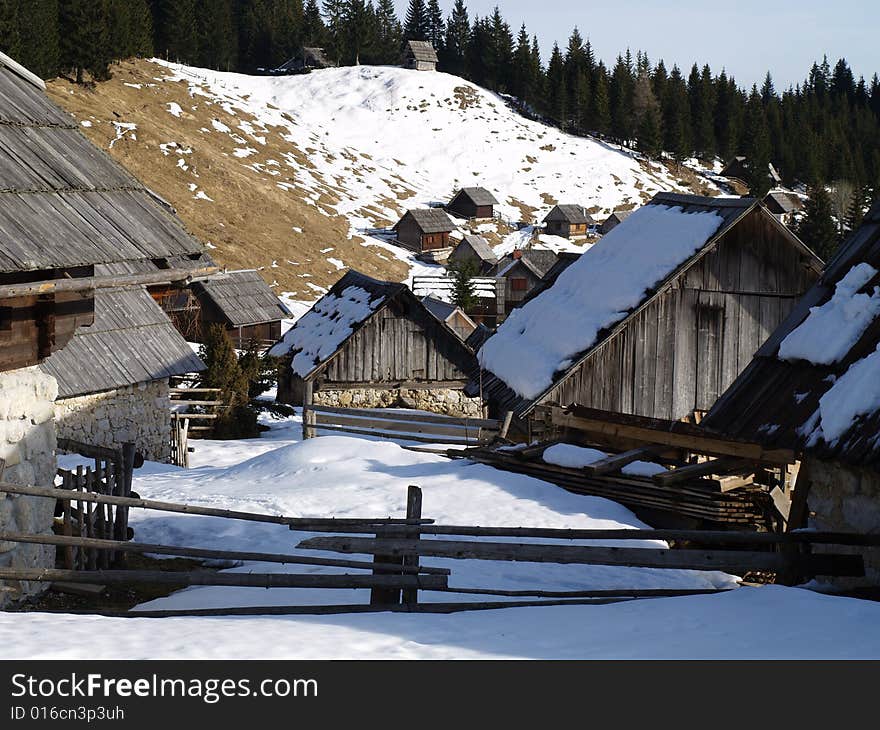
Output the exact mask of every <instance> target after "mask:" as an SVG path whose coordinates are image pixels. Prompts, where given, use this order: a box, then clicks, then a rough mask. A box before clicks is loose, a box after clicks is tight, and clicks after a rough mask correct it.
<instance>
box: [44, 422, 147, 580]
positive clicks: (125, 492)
mask: <svg viewBox="0 0 880 730" xmlns="http://www.w3.org/2000/svg"><path fill="white" fill-rule="evenodd" d="M58 448H59V450H61V451H67V452H70V453H75V454H79V455H80V456H84V457H86V458H88V459H93V460H94V464H93V465H82V464H80V465H78V466H77V467H76V468H75V469H58V476H59V477H60V478H61V489H63V490H65V491H67V492H75V493H76V494H77V495H78V497H69V498H68V499H59V508H60V512H61V514H60V516H61V529H62V533H63V535H64V536H67V537H70V536H73V535H74V534H76V535H78V536H80V537H82V538H85V539H86V540H90V539H94V540H113V541H116V542H124V541H126V540H128V539H129V538H130V534H129V527H128V507H127V506H126V505H125V504H117V505H113V504H96V503H94V502H92V501H90V500H89V499H88V496H89V495H108V496H115V497H121V498H127V497H129V496H130V495H131V482H132V475H133V473H134V468H135V464H136V461H137V460H138V456H137V454H136V452H135V445H134V444H132V443H127V444H124V445H123V446H122V447H121V448H119V449H108V448H104V447H100V446H92V445H89V444H84V443H80V442H78V441H73V440H71V439H58ZM56 511H57V510H56ZM63 557H64V565H65V567H66V568H68V569H69V570H73V569H79V570H98V569H106V568H108V567H109V566H110V565H124V563H125V555H124V553H121V552H117V551H116V550H99V549H97V548H95V547H90V546H88V545H86V544H81V545H74V544H72V543H67V544H65V545H64V549H63Z"/></svg>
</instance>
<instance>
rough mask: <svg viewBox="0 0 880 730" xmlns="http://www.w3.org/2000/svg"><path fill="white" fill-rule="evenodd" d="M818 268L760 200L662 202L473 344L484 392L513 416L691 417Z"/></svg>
mask: <svg viewBox="0 0 880 730" xmlns="http://www.w3.org/2000/svg"><path fill="white" fill-rule="evenodd" d="M820 271H821V262H820V261H819V259H818V258H817V257H816V255H815V254H814V253H813V252H812V251H810V250H809V249H808V248H807V247H806V246H804V245H803V244H802V243H801V242H800V241H799V240H798V239H797V237H796V236H795V235H794V234H793V233H792V232H791V231H789V230H788V229H787V228H786V227H785V226H783V225H782V224H781V223H779V221H777V220H776V219H775V218H774V217H773V216H772V215H770V214H769V213H768V212H767V210H766V208H764V207H763V206H762V205H761V204H760V203H759V201H757V200H754V199H750V198H739V199H731V198H704V197H699V196H689V195H678V194H672V193H660V194H658V195H657V196H655V197H654V199H653V200H652V201H651V202H650V203H649V204H648V205H646V206H643V207H642V208H640V209H639V210H637V211H636V212H634V213H633V214H632V215H630V216H629V217H628V218H627V219H626V220H625V221H623V223H621V224H620V225H618V226H617V227H616V228H615V229H614V230H613V231H611V232H610V233H608V234H607V235H606V236H603V237H602V238H601V239H600V240H599V242H598V243H597V244H595V245H594V246H593V247H592V248H591V249H590V250H589V251H587V252H586V253H585V254H583V255H582V256H581V257H580V258H579V259H578V260H577V261H576V262H574V263H572V264H571V265H570V266H568V268H566V269H565V270H564V271H563V272H562V273H561V274H559V276H558V278H557V279H556V282H555V283H554V284H553V285H552V286H551V287H549V288H548V289H546V290H544V291H543V292H541V294H539V295H538V296H536V297H534V298H533V299H531V300H530V301H529V302H527V303H526V304H525V305H523V306H522V307H521V308H520V309H518V310H515V311H514V313H513V314H512V315H511V316H510V317H509V318H508V319H507V320H506V321H505V322H504V324H502V325H501V327H499V329H498V332H497V333H496V334H495V335H494V336H493V337H492V338H490V339H489V340H488V341H487V342H486V343H485V344H484V345H483V347H482V348H481V350H480V362H481V365H482V367H483V371H484V372H483V376H482V385H483V393H484V394H486V395H487V396H488V398H489V399H490V402H491V405H492V408H493V410H494V411H495V412H496V413H499V412H505V411H508V410H510V411H514V413H515V414H516V415H517V416H518V417H519V418H525V417H528V416H530V414H533V413H534V411H535V409H536V408H537V407H538V406H540V405H546V404H556V405H569V404H572V403H577V404H580V405H583V406H587V407H590V408H597V409H602V410H605V411H614V412H618V413H625V414H634V415H643V416H649V417H654V418H665V419H669V420H677V419H683V418H689V417H691V416H692V415H693V414H694V413H695V412H698V413H699V412H705V411H708V410H709V408H711V407H712V404H713V403H714V402H715V400H716V399H717V398H718V396H719V395H721V393H723V392H724V390H725V389H726V388H727V387H728V386H729V385H730V384H731V383H732V382H733V381H734V379H735V378H736V377H737V375H739V373H740V372H741V371H742V370H743V368H745V367H746V365H748V363H749V362H750V360H751V358H752V355H753V354H754V353H755V352H756V351H757V350H758V348H759V347H760V346H761V345H762V344H763V342H764V340H765V339H766V338H767V336H768V335H769V334H770V333H771V332H772V331H773V330H774V329H775V328H776V327H777V326H778V325H779V323H780V322H781V321H782V320H783V319H784V318H785V317H786V316H787V315H788V313H789V312H790V311H791V309H792V308H793V307H794V305H795V302H797V300H798V299H799V298H800V297H801V296H802V295H803V293H804V292H805V291H806V290H807V289H808V288H809V287H810V286H812V284H813V283H814V282H815V281H816V279H817V277H818V275H819V272H820ZM472 391H473V389H472V388H470V389H469V392H472Z"/></svg>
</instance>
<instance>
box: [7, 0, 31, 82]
mask: <svg viewBox="0 0 880 730" xmlns="http://www.w3.org/2000/svg"><path fill="white" fill-rule="evenodd" d="M19 3H20V0H0V51H2V52H3V53H5V54H6V55H7V56H9V57H10V58H14V59H15V60H17V61H19V62H21V63H25V59H24V56H23V53H22V47H21V36H20V35H19V30H18V29H19V24H20V21H19V17H18V11H19ZM25 65H27V64H25ZM32 70H34V69H32ZM34 73H37V71H36V70H34Z"/></svg>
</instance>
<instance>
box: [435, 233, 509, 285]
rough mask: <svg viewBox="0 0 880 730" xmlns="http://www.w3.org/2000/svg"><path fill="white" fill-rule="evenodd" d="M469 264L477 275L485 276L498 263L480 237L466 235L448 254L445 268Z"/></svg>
mask: <svg viewBox="0 0 880 730" xmlns="http://www.w3.org/2000/svg"><path fill="white" fill-rule="evenodd" d="M467 263H470V264H472V265H473V267H474V269H475V270H476V272H477V273H478V274H481V275H482V274H487V273H488V272H489V271H491V270H492V269H493V268H494V267H495V265H496V264H497V263H498V257H497V256H496V255H495V253H494V252H493V251H492V249H491V247H490V246H489V243H488V241H486V239H485V238H483V237H482V236H477V235H474V234H472V233H469V234H467V235H466V236H465V237H464V238H463V239H462V241H461V243H459V244H458V245H457V246H456V247H455V248H454V249H453V251H452V253H451V254H449V258H448V259H447V268H454V267H456V266H461V265H464V264H467Z"/></svg>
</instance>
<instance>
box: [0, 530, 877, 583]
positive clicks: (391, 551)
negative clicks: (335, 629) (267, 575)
mask: <svg viewBox="0 0 880 730" xmlns="http://www.w3.org/2000/svg"><path fill="white" fill-rule="evenodd" d="M297 547H299V548H301V549H303V550H327V551H330V552H339V553H366V554H369V553H376V552H381V553H382V554H384V555H396V556H404V555H418V556H430V557H437V558H451V559H455V560H500V561H514V562H520V561H521V562H530V563H559V564H577V565H619V566H626V567H643V568H670V569H676V570H721V571H724V572H728V573H735V574H740V575H741V574H742V573H746V572H750V571H765V572H770V573H776V572H782V571H786V570H790V569H791V568H792V566H797V567H798V569H801V570H806V571H807V572H810V573H812V574H815V575H839V576H859V575H864V564H863V561H862V557H861V556H860V555H834V554H830V553H829V554H825V553H823V554H819V555H785V554H783V553H771V552H755V551H745V550H655V549H652V548H619V547H592V546H584V545H552V544H536V543H504V542H494V543H493V542H476V541H455V540H421V541H419V540H406V539H397V538H394V539H373V538H368V537H313V538H310V539H307V540H303V541H302V542H301V543H299V545H297ZM0 577H2V574H0Z"/></svg>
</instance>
